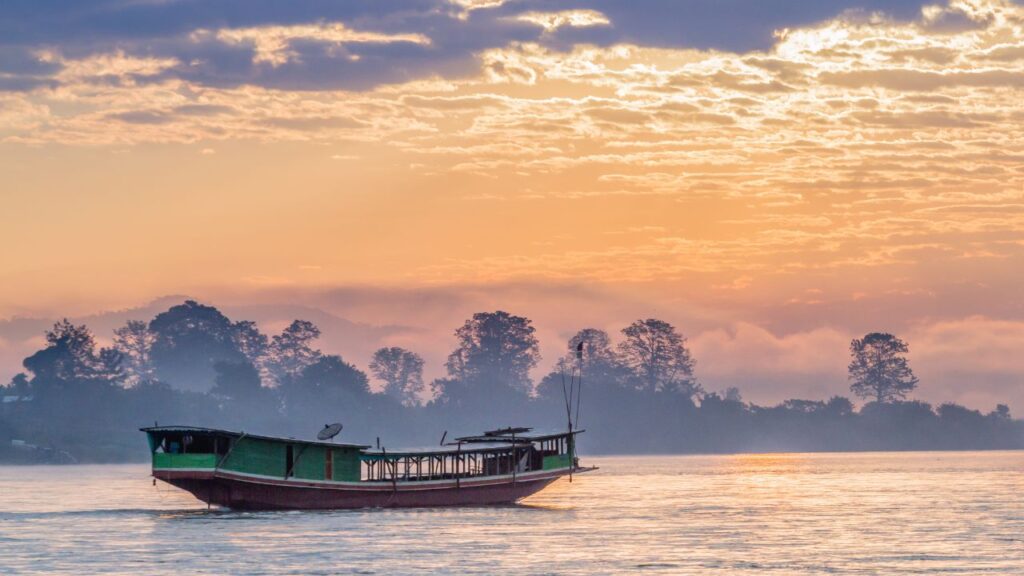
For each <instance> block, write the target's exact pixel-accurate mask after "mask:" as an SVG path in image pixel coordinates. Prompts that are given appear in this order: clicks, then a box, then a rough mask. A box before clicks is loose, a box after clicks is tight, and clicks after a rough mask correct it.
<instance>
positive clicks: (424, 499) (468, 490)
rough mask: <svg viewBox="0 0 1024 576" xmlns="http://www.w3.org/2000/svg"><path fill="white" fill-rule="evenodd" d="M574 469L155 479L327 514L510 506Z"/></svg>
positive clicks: (246, 502)
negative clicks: (349, 478) (480, 474)
mask: <svg viewBox="0 0 1024 576" xmlns="http://www.w3.org/2000/svg"><path fill="white" fill-rule="evenodd" d="M569 473H570V472H569V470H567V469H562V470H552V471H548V472H540V473H531V474H527V475H524V476H522V477H519V478H516V480H515V481H512V479H511V478H508V477H506V478H490V479H487V478H475V479H463V480H461V481H460V482H459V483H458V484H456V482H455V481H445V482H434V483H423V484H419V485H417V484H416V483H403V482H399V483H396V484H389V483H379V482H373V483H360V484H355V483H350V484H344V485H338V484H336V483H322V482H303V481H295V480H288V481H285V480H275V479H267V478H253V477H250V476H245V475H240V474H232V473H230V472H225V471H217V472H212V471H205V470H204V471H191V470H188V471H187V470H155V471H154V472H153V476H154V477H156V478H158V479H160V480H163V481H165V482H167V483H169V484H171V485H174V486H176V487H178V488H181V489H183V490H186V491H188V492H190V493H192V495H194V496H195V497H196V498H198V499H200V500H202V501H203V502H207V503H210V504H215V505H217V506H225V507H227V508H232V509H235V510H318V509H319V510H323V509H342V508H399V507H423V506H480V505H488V504H510V503H513V502H516V501H518V500H521V499H522V498H525V497H527V496H529V495H531V494H534V493H536V492H538V491H540V490H542V489H543V488H544V487H546V486H547V485H548V484H551V483H552V482H554V481H555V480H557V479H558V478H560V477H562V476H567V475H569Z"/></svg>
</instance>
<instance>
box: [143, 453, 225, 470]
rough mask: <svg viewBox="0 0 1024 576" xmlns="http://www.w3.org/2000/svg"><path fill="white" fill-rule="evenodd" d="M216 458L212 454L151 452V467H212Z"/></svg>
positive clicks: (215, 463) (215, 462)
mask: <svg viewBox="0 0 1024 576" xmlns="http://www.w3.org/2000/svg"><path fill="white" fill-rule="evenodd" d="M216 465H217V458H216V456H214V455H213V454H165V453H163V452H154V453H153V468H154V469H157V468H160V469H168V468H213V467H214V466H216Z"/></svg>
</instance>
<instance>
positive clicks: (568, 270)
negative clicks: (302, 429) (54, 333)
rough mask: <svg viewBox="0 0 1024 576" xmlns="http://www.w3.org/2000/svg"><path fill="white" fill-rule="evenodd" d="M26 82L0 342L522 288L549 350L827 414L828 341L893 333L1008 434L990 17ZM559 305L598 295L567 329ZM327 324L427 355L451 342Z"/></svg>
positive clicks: (133, 58)
mask: <svg viewBox="0 0 1024 576" xmlns="http://www.w3.org/2000/svg"><path fill="white" fill-rule="evenodd" d="M499 4H500V3H499ZM951 14H955V15H956V16H957V17H958V18H959V19H960V20H958V22H960V24H959V25H958V26H956V27H950V26H946V25H942V26H940V25H939V24H940V23H943V22H946V20H947V19H948V17H949V16H950V15H951ZM522 18H523V20H522V21H523V22H526V23H528V24H531V25H537V26H542V27H545V28H547V27H553V28H552V29H558V28H560V27H581V28H584V27H592V26H597V27H600V26H614V25H615V22H614V21H611V20H609V19H608V18H607V17H606V16H604V15H602V14H601V13H600V12H595V11H582V12H579V13H560V14H539V13H532V12H531V13H529V14H525V15H522ZM196 34H200V35H202V34H206V35H208V36H210V37H216V38H217V39H219V40H220V41H222V42H225V43H248V44H249V45H251V46H253V50H254V52H253V53H254V56H253V58H254V59H258V60H259V61H260V62H261V63H262V64H263V65H265V66H270V67H275V66H283V65H287V64H288V63H289V62H290V60H292V59H295V58H297V57H298V56H297V55H296V54H294V53H293V52H292V51H291V48H290V46H292V43H294V42H296V41H297V40H302V39H307V40H308V39H313V40H319V41H324V42H336V43H338V44H339V45H341V44H345V43H347V42H368V41H373V42H382V43H387V42H405V43H413V44H416V43H424V42H427V43H429V38H426V37H419V36H416V35H411V36H410V35H405V36H399V35H393V36H394V37H391V36H386V35H385V36H372V37H367V36H365V34H369V33H368V32H360V31H359V30H357V29H355V28H352V27H345V26H342V27H340V28H339V27H338V26H335V25H331V24H328V23H322V22H321V23H313V24H310V25H308V26H298V27H294V26H293V27H282V26H277V27H255V28H232V29H224V30H220V31H213V30H206V31H202V32H196ZM360 34H363V36H361V35H360ZM211 35H212V36H211ZM37 57H38V58H40V59H43V60H46V59H49V60H52V61H59V62H60V63H61V64H62V66H63V68H62V71H61V72H60V73H59V76H60V85H59V87H56V88H40V89H36V90H31V91H23V92H0V174H2V175H3V176H2V178H0V195H2V198H3V210H2V211H0V246H3V247H4V248H3V252H2V253H3V259H2V267H0V317H12V316H58V315H64V314H71V315H80V314H85V313H87V312H93V311H97V310H103V309H111V308H123V307H128V306H132V305H137V304H141V303H143V302H146V301H148V300H150V299H152V298H155V297H158V296H161V295H164V294H171V293H188V294H193V295H197V296H201V297H204V298H208V299H210V300H212V301H213V302H214V303H215V304H217V303H231V302H250V301H259V302H269V301H272V300H273V299H274V298H283V299H285V300H287V299H290V298H295V297H296V296H294V295H296V294H302V295H304V296H303V298H309V299H310V300H311V301H313V302H314V303H315V304H317V305H325V306H326V304H323V302H322V301H321V300H320V298H321V297H320V296H319V295H320V294H323V293H324V292H325V291H329V290H330V289H332V288H333V287H353V286H355V287H363V288H366V287H371V288H372V287H382V288H387V289H391V290H395V289H401V290H405V291H408V293H410V294H412V293H415V291H416V290H426V291H431V290H434V291H442V292H443V291H448V292H450V293H453V294H460V293H461V291H462V290H463V289H464V287H467V286H469V287H473V290H479V289H480V288H479V287H481V286H484V287H486V286H494V287H495V288H494V291H493V294H494V295H495V296H494V297H493V298H491V299H490V300H488V299H486V298H484V299H482V300H481V299H476V300H472V301H473V302H474V304H476V303H478V304H479V305H481V306H492V307H510V305H506V300H502V299H501V298H499V297H498V295H501V294H507V290H508V287H509V286H520V287H522V288H520V289H518V291H517V292H516V294H517V296H516V297H515V298H511V297H509V299H511V300H513V303H514V304H516V305H517V306H518V309H516V310H513V311H514V312H518V313H522V314H526V315H529V316H534V317H536V319H537V320H538V322H541V321H544V322H545V323H546V325H545V326H544V329H545V331H546V333H547V334H548V335H550V336H551V337H552V338H557V337H561V336H564V334H565V333H568V332H570V331H571V330H572V329H574V328H577V327H579V326H578V323H579V322H580V321H579V320H577V319H576V318H573V317H570V315H569V314H567V313H565V311H566V310H572V311H573V313H574V314H576V315H577V317H578V316H580V315H585V314H588V313H589V315H590V317H591V318H593V320H589V319H588V320H587V321H588V322H602V321H603V322H605V323H607V324H608V327H614V326H617V325H621V324H623V323H624V322H628V320H630V319H631V318H632V317H635V316H639V315H661V316H663V317H667V318H668V319H670V320H672V321H674V322H676V323H677V324H678V325H679V327H680V328H681V329H682V331H683V332H685V333H687V334H688V335H689V336H690V338H691V342H692V343H693V344H694V346H695V348H696V349H697V350H696V352H698V354H697V358H698V362H700V364H699V366H700V368H699V371H700V370H703V373H704V374H705V376H706V377H708V378H711V379H712V381H716V380H715V378H718V380H717V382H721V383H735V382H740V381H743V380H744V379H756V376H757V375H758V374H762V373H765V372H766V371H773V370H774V371H775V372H778V374H779V376H778V378H775V380H773V381H778V382H782V381H784V380H785V378H784V376H785V375H786V374H789V375H791V376H792V378H793V379H794V380H800V379H808V378H811V379H818V380H821V379H829V380H828V381H829V384H827V385H823V386H822V387H821V390H820V391H821V392H822V393H827V392H842V391H843V389H844V387H845V385H844V382H843V375H842V370H843V368H844V366H845V364H844V362H845V360H844V354H845V346H846V343H848V341H849V339H850V338H851V337H853V336H856V335H859V334H862V333H863V332H864V331H866V330H872V329H880V330H892V331H896V332H899V333H900V334H901V335H904V336H905V337H906V338H907V339H908V340H909V341H910V344H911V348H912V350H913V351H914V354H915V356H914V358H915V366H916V367H917V368H918V370H919V371H920V372H922V373H923V374H926V375H930V376H932V377H933V379H934V381H935V386H934V388H933V393H932V394H930V395H927V396H928V397H929V399H934V400H946V399H963V400H965V401H971V402H974V403H977V404H984V405H986V406H987V404H990V403H992V402H994V401H995V400H996V399H999V398H1012V399H1016V400H1018V405H1019V406H1020V407H1019V408H1018V411H1020V410H1024V392H1022V389H1024V364H1022V363H1021V360H1018V359H1016V358H1015V357H1016V356H1020V354H1019V351H1020V350H1021V349H1022V347H1024V306H1022V304H1021V296H1020V294H1021V287H1022V285H1024V144H1022V142H1024V139H1022V138H1021V135H1022V134H1021V133H1022V131H1024V108H1022V107H1021V104H1020V103H1021V102H1022V101H1024V99H1022V96H1024V93H1022V90H1024V8H1021V7H1018V6H1016V5H1014V4H1012V3H1010V2H1002V1H999V0H972V1H964V2H954V3H953V4H952V5H951V6H948V7H930V8H926V9H924V10H923V12H922V15H921V16H920V18H919V19H917V20H916V21H912V22H898V21H894V20H890V19H887V18H885V17H883V16H881V15H863V14H860V15H854V16H851V15H846V16H842V17H837V18H836V19H833V20H830V21H826V22H823V23H820V24H818V25H815V26H808V27H800V28H793V29H788V30H781V31H779V32H777V34H776V41H775V43H774V45H773V46H772V47H771V48H770V49H767V50H764V51H754V52H745V53H734V52H722V51H711V50H697V49H682V48H678V49H670V48H650V47H643V46H637V45H632V44H617V45H611V46H605V47H597V46H593V45H585V44H584V45H577V46H575V47H573V48H570V49H569V51H568V52H558V51H556V50H554V49H553V48H550V47H545V46H544V45H542V44H536V43H511V44H509V45H507V46H504V47H502V48H494V49H487V50H485V51H482V52H481V53H479V54H477V57H478V59H479V62H480V66H479V69H477V70H476V71H475V72H474V73H472V74H468V75H462V76H457V77H452V78H445V77H441V76H433V77H429V78H424V79H418V80H412V81H408V82H405V83H392V84H383V85H380V86H378V87H376V88H373V89H370V90H366V91H344V90H315V91H309V90H286V89H281V88H268V87H258V86H255V85H241V86H235V87H214V86H209V85H200V84H197V83H193V82H190V81H189V80H186V79H182V78H179V77H174V76H168V77H162V76H161V74H162V72H164V71H166V70H168V69H170V68H171V67H173V66H176V65H179V64H180V62H175V61H174V60H173V59H168V58H161V57H155V56H154V57H144V56H139V55H130V54H126V53H124V52H121V51H118V50H116V49H115V50H111V51H109V52H108V53H104V54H100V55H95V54H94V55H89V56H83V57H81V58H75V57H73V56H68V55H65V54H63V53H60V52H59V51H48V50H46V49H40V50H39V52H38V54H37ZM97 78H104V79H108V80H109V79H111V78H113V79H114V80H113V81H108V80H105V81H103V82H98V81H97ZM580 286H589V287H593V288H594V289H595V290H599V291H600V293H601V294H602V295H603V299H602V298H596V297H595V298H592V299H587V302H588V303H589V304H591V305H592V307H591V308H588V309H587V310H586V311H584V310H581V309H579V308H577V307H573V306H572V305H569V304H565V302H571V301H573V300H575V299H577V297H578V294H577V291H578V290H579V287H580ZM484 292H486V290H484ZM282 294H285V295H288V296H281V295H282ZM331 305H333V306H336V307H338V308H339V310H338V311H339V313H340V312H345V313H348V314H350V315H353V316H362V317H361V318H359V319H361V320H364V321H368V322H374V323H403V321H404V323H409V324H412V325H421V326H425V327H426V328H428V329H429V330H432V331H436V332H437V333H443V334H448V333H449V332H450V330H451V329H453V328H454V327H455V325H457V323H458V322H459V321H460V320H459V319H458V318H457V317H455V316H456V314H455V312H454V311H453V313H452V316H451V317H448V316H445V317H443V319H441V318H437V316H436V315H431V314H430V313H428V312H424V311H422V310H418V312H417V314H415V315H413V314H411V313H408V312H407V313H405V314H404V316H403V315H397V314H391V315H389V314H388V313H387V310H383V311H382V310H380V309H379V307H373V306H370V305H368V304H365V302H364V306H363V307H362V308H358V307H356V306H347V307H346V306H344V305H342V304H339V303H338V302H333V303H332V304H331ZM602 307H604V308H605V309H607V314H606V315H605V314H602V310H601V309H602ZM357 308H358V309H357ZM365 310H373V311H375V312H377V313H379V314H378V315H377V316H372V315H371V314H369V313H365ZM458 313H459V314H461V313H463V310H461V309H460V310H458ZM400 316H401V317H400ZM602 327H605V326H602ZM0 338H3V337H2V336H0ZM15 344H16V343H11V342H5V341H4V340H0V347H3V346H7V347H8V348H10V347H12V346H14V345H15ZM410 345H412V344H410ZM549 346H555V344H549ZM825 346H827V347H829V350H831V353H833V354H836V355H835V356H834V357H830V360H828V361H824V360H822V357H823V356H822V354H823V353H822V352H821V350H820V347H825ZM836 348H838V353H837V352H836V351H835V349H836ZM548 356H551V357H553V356H552V355H551V354H548ZM951 357H956V363H953V360H952V359H951ZM745 362H746V364H745ZM822 362H824V364H822ZM954 372H955V373H954ZM822 374H824V375H827V377H826V376H821V375H822ZM698 375H700V374H698ZM927 385H928V381H927V380H926V379H925V378H922V393H924V388H925V387H926V386H927ZM778 386H780V387H782V388H780V390H779V393H778V395H785V394H786V393H788V392H789V391H790V390H789V389H783V388H784V386H783V385H782V384H778ZM772 390H773V389H771V388H765V389H764V390H763V391H762V392H763V393H762V392H759V393H758V394H760V395H761V396H762V397H764V398H772V397H774V393H773V392H772ZM800 390H805V389H803V388H801V389H800ZM815 390H817V389H815ZM940 391H941V392H940Z"/></svg>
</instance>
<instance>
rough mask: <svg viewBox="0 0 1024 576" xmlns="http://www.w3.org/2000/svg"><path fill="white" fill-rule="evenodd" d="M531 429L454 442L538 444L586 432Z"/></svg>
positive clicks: (473, 437)
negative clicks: (534, 431) (534, 430)
mask: <svg viewBox="0 0 1024 576" xmlns="http://www.w3.org/2000/svg"><path fill="white" fill-rule="evenodd" d="M529 432H533V428H503V429H501V430H491V431H490V432H484V433H483V434H482V435H478V436H462V437H459V438H456V439H455V441H456V442H467V443H469V442H471V443H473V444H478V443H487V442H512V441H513V440H514V441H515V442H522V443H527V442H540V441H541V440H551V439H553V438H563V437H565V436H569V435H572V436H575V435H577V434H582V433H583V432H586V430H573V431H572V432H569V431H568V430H561V431H559V430H543V431H540V432H536V433H532V434H530V433H529Z"/></svg>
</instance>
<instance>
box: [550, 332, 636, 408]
mask: <svg viewBox="0 0 1024 576" xmlns="http://www.w3.org/2000/svg"><path fill="white" fill-rule="evenodd" d="M581 343H582V344H583V349H582V350H579V345H580V344H581ZM566 348H567V353H566V355H565V356H562V357H561V358H559V360H558V362H557V363H556V364H555V369H554V371H552V372H551V373H550V374H548V375H547V376H545V377H544V378H543V379H542V380H541V381H540V384H538V385H537V395H538V396H539V397H541V398H547V399H551V400H562V399H563V398H564V396H563V391H562V381H563V380H566V381H568V379H569V378H570V377H571V376H573V375H577V376H578V375H579V374H578V373H575V372H573V371H574V370H579V369H581V370H582V374H583V378H584V380H585V381H586V383H587V388H588V389H589V390H592V391H596V390H602V389H605V388H608V387H620V386H622V385H623V381H624V379H625V378H626V377H627V376H628V375H629V369H628V368H627V367H626V366H624V365H623V364H622V362H621V360H620V359H619V356H618V354H616V352H615V350H613V349H612V345H611V339H610V338H609V337H608V333H607V332H605V331H604V330H599V329H597V328H584V329H582V330H580V331H579V332H577V333H576V334H575V335H573V337H572V338H570V339H569V341H568V342H567V343H566ZM580 352H582V354H579V356H580V357H578V353H580ZM593 398H594V401H595V402H601V401H603V399H604V397H603V396H601V395H598V396H594V397H593Z"/></svg>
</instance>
